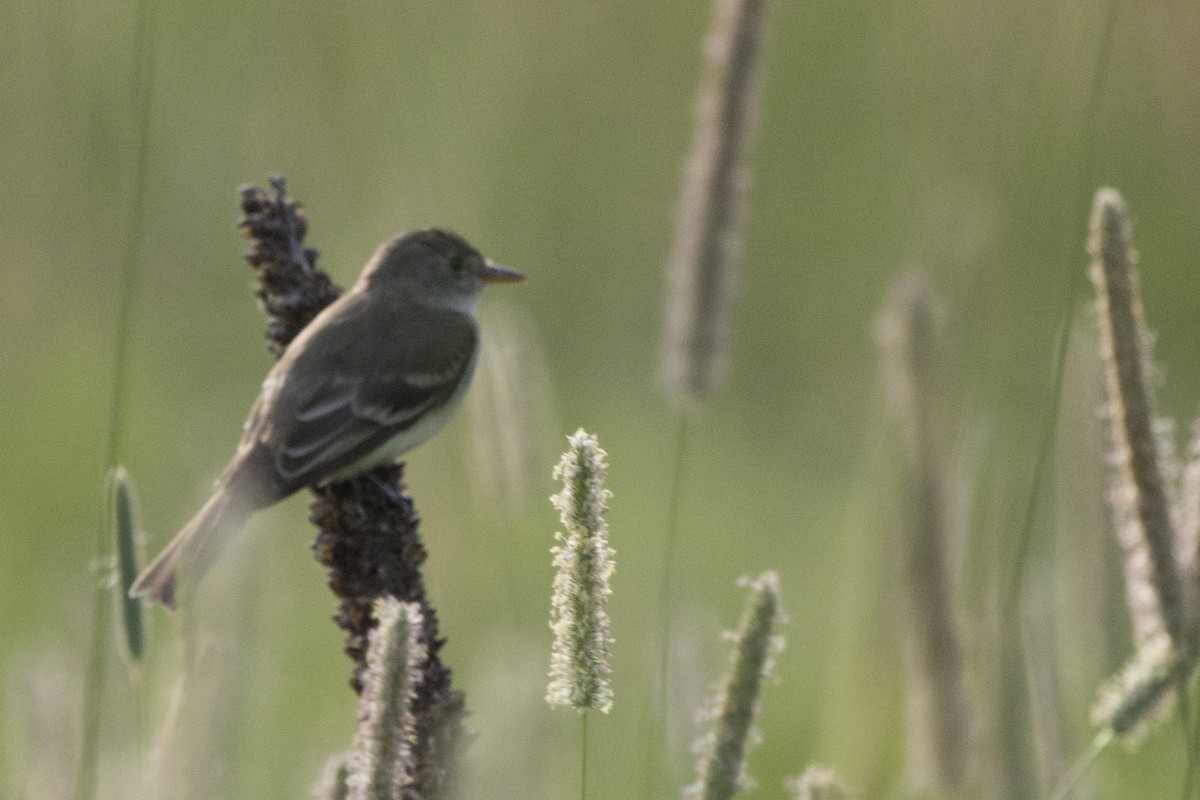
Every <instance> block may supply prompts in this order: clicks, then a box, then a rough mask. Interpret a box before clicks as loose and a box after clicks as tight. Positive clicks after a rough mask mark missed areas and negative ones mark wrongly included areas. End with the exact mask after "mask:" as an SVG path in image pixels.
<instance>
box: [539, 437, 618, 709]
mask: <svg viewBox="0 0 1200 800" xmlns="http://www.w3.org/2000/svg"><path fill="white" fill-rule="evenodd" d="M567 441H568V443H569V447H568V448H567V452H565V453H563V457H562V460H560V461H559V462H558V466H556V467H555V468H554V477H555V478H557V479H559V480H561V481H562V483H563V488H562V491H561V492H559V493H558V494H556V495H554V496H553V497H551V498H550V502H552V503H553V504H554V506H555V508H557V509H558V510H559V514H560V517H561V519H562V524H563V528H564V530H563V532H561V533H557V534H555V538H557V539H558V541H559V544H558V545H557V546H555V547H553V548H552V549H551V551H550V552H552V553H553V554H554V567H555V570H556V573H555V576H554V596H553V599H552V601H551V606H550V629H551V630H553V631H554V647H553V650H552V652H551V657H550V686H549V689H548V690H547V692H546V702H548V703H550V704H551V705H564V706H570V707H571V708H574V709H576V710H578V711H581V712H582V711H586V710H587V709H589V708H595V709H599V710H600V711H603V712H605V713H607V712H608V711H609V709H611V708H612V686H611V684H610V682H609V676H610V674H611V671H612V668H611V666H610V664H609V649H610V647H611V646H612V636H611V635H610V634H609V621H608V613H607V611H606V610H605V606H606V605H607V602H608V596H609V594H611V593H612V590H611V589H610V588H609V583H608V582H609V578H611V577H612V573H613V550H612V548H610V547H609V546H608V523H606V522H605V521H604V514H605V512H606V511H607V510H608V500H609V498H610V497H612V493H611V492H609V491H608V490H607V489H605V488H604V476H605V473H606V471H607V465H606V464H605V463H604V457H605V455H606V454H605V452H604V451H603V450H601V449H600V443H599V442H598V441H597V440H596V437H595V436H592V435H591V434H590V433H587V432H586V431H584V430H583V429H580V430H578V431H576V432H575V433H574V435H572V436H568V437H567Z"/></svg>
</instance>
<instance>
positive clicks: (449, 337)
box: [271, 312, 477, 487]
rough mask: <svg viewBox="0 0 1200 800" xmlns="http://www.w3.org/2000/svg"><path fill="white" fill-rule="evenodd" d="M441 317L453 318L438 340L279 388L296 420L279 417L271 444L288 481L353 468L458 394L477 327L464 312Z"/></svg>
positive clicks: (419, 337) (419, 339)
mask: <svg viewBox="0 0 1200 800" xmlns="http://www.w3.org/2000/svg"><path fill="white" fill-rule="evenodd" d="M436 313H439V314H453V315H454V318H453V319H449V320H440V321H435V322H437V323H438V324H431V325H430V326H428V328H429V329H430V330H432V331H436V332H437V339H436V340H433V339H431V338H430V337H429V335H427V333H426V331H425V330H421V331H418V332H417V333H416V334H415V335H414V336H412V337H410V338H409V339H408V340H406V341H398V342H396V345H395V347H392V348H389V349H388V351H387V352H386V353H384V354H382V355H380V354H376V355H375V358H376V360H375V362H374V363H371V362H367V361H364V360H363V359H362V358H358V357H355V356H354V355H351V354H348V355H347V357H346V358H345V359H344V363H343V364H342V365H340V366H335V367H332V368H330V367H329V366H328V365H327V366H326V368H325V369H323V370H319V371H318V372H317V374H318V375H319V376H320V378H319V380H311V379H308V376H306V375H304V374H303V372H305V370H300V373H301V374H298V375H295V376H294V378H293V380H290V381H289V385H287V386H285V387H283V388H282V389H281V390H280V391H281V394H288V395H291V396H290V397H288V398H287V399H288V400H289V401H290V402H287V403H279V404H278V407H279V408H281V409H282V408H284V407H286V408H287V409H288V413H289V416H290V418H289V419H287V420H276V422H275V426H274V430H275V432H276V433H275V436H273V437H272V438H276V437H277V439H276V440H275V441H272V442H271V444H272V449H273V450H274V451H275V453H276V456H275V466H276V470H277V472H278V474H279V477H280V478H281V479H282V480H283V481H284V482H285V483H286V484H288V485H289V486H296V487H299V486H305V485H311V484H316V483H320V482H321V481H323V480H325V479H326V478H328V477H330V476H331V475H335V474H337V473H338V472H340V471H341V470H343V469H345V468H347V467H350V466H352V465H353V464H355V463H356V462H358V461H359V460H361V459H363V458H365V457H366V456H367V455H369V454H370V453H371V452H373V451H374V450H375V449H376V448H378V447H380V446H382V445H383V444H384V443H385V442H387V441H388V440H390V439H391V438H392V437H393V436H396V435H398V434H400V433H403V432H404V431H405V430H408V429H409V428H410V427H412V426H413V425H415V424H416V423H417V422H418V421H419V420H420V419H421V418H422V417H423V416H424V415H425V414H426V413H427V412H428V411H429V410H430V409H433V408H436V407H437V406H440V405H441V404H442V403H444V402H446V401H447V400H448V399H449V398H450V396H451V395H453V394H454V391H455V390H456V389H457V388H458V386H459V384H460V383H461V381H462V380H463V378H464V376H465V375H466V373H467V371H468V369H469V368H470V366H471V363H472V360H473V357H474V351H475V348H476V346H477V342H476V337H477V335H476V331H475V325H474V322H473V321H472V320H471V319H470V317H467V316H466V315H463V314H458V313H457V312H436ZM422 327H423V328H424V327H426V326H422ZM368 333H369V332H368ZM435 344H436V346H433V345H435ZM293 393H294V394H293ZM281 423H282V424H281Z"/></svg>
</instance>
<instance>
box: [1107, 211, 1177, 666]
mask: <svg viewBox="0 0 1200 800" xmlns="http://www.w3.org/2000/svg"><path fill="white" fill-rule="evenodd" d="M1088 252H1089V254H1090V255H1091V257H1092V263H1091V267H1090V269H1089V273H1088V274H1089V275H1090V277H1091V279H1092V285H1093V286H1094V287H1095V290H1096V312H1097V317H1098V323H1099V329H1100V354H1101V357H1102V358H1103V360H1104V367H1105V384H1106V389H1107V395H1108V412H1109V422H1110V425H1111V429H1112V441H1113V450H1114V459H1113V461H1114V465H1115V467H1116V470H1117V472H1116V475H1115V478H1114V482H1113V489H1112V504H1113V509H1114V512H1115V514H1116V516H1117V527H1118V536H1119V538H1120V540H1121V545H1122V547H1124V549H1125V554H1126V568H1125V570H1126V584H1127V592H1128V598H1129V604H1130V613H1131V615H1132V617H1133V623H1134V629H1135V634H1136V636H1137V640H1138V642H1139V643H1145V642H1148V641H1150V640H1152V639H1153V638H1154V637H1155V636H1156V635H1157V634H1159V633H1164V632H1165V633H1166V634H1167V635H1168V636H1170V638H1171V640H1172V641H1173V642H1174V643H1175V644H1176V645H1180V644H1182V635H1183V603H1182V586H1181V583H1180V579H1179V571H1178V565H1177V563H1176V559H1175V553H1174V548H1175V544H1174V543H1175V535H1174V528H1173V524H1172V519H1171V511H1170V502H1169V498H1168V493H1167V490H1166V488H1165V480H1164V476H1163V472H1164V469H1163V461H1162V456H1163V454H1162V453H1161V452H1160V449H1161V448H1160V446H1159V443H1158V439H1157V437H1156V435H1155V427H1154V417H1153V413H1152V407H1151V398H1150V386H1149V376H1150V374H1151V369H1150V364H1151V362H1150V358H1149V352H1148V347H1147V336H1146V331H1145V324H1144V322H1143V315H1142V302H1141V297H1140V294H1139V291H1138V273H1137V266H1136V254H1135V253H1134V250H1133V245H1132V238H1131V235H1130V226H1129V216H1128V213H1127V211H1126V209H1125V201H1124V200H1122V199H1121V196H1120V194H1118V193H1117V192H1116V191H1115V190H1113V189H1100V190H1099V191H1097V192H1096V197H1095V201H1094V204H1093V206H1092V217H1091V224H1090V235H1089V238H1088Z"/></svg>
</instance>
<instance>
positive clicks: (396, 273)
mask: <svg viewBox="0 0 1200 800" xmlns="http://www.w3.org/2000/svg"><path fill="white" fill-rule="evenodd" d="M524 278H525V276H524V275H522V274H521V273H520V272H517V271H516V270H514V269H509V268H508V267H503V266H500V265H498V264H493V263H492V262H491V261H489V260H487V259H486V258H484V257H483V256H482V255H481V254H480V252H479V251H478V250H476V249H475V248H474V247H472V246H471V244H470V243H469V242H468V241H467V240H466V239H464V238H463V237H461V236H459V235H458V234H456V233H451V232H450V231H445V230H440V229H438V228H428V229H426V230H420V231H413V232H411V233H403V234H400V235H399V236H397V237H396V238H394V239H392V240H391V241H390V242H387V243H385V244H384V245H383V246H381V247H380V248H379V250H378V251H376V253H375V256H374V258H372V259H371V261H370V263H368V264H367V267H366V269H364V270H363V274H362V277H361V278H360V279H359V282H360V283H365V284H366V285H367V286H368V287H370V288H371V289H373V290H384V291H389V292H390V291H397V292H401V293H405V294H407V295H409V296H410V297H413V298H415V299H418V300H420V301H421V302H426V303H429V304H431V305H436V306H439V307H443V308H457V309H459V310H463V311H469V310H470V309H473V308H474V306H475V303H476V302H477V301H478V300H479V295H480V293H481V292H482V291H483V287H484V285H485V284H488V283H512V282H515V281H520V280H524Z"/></svg>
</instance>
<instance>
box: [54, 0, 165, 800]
mask: <svg viewBox="0 0 1200 800" xmlns="http://www.w3.org/2000/svg"><path fill="white" fill-rule="evenodd" d="M153 42H154V39H153V18H152V3H151V0H138V2H137V7H136V19H135V27H134V35H133V54H134V55H133V59H134V60H133V73H132V76H131V77H132V96H133V116H134V125H135V128H134V145H133V146H134V157H133V188H132V195H131V197H130V204H129V212H128V217H127V219H126V222H125V241H124V246H123V247H122V265H121V275H120V279H119V283H118V288H117V327H116V331H115V332H114V334H113V336H114V345H113V364H112V381H113V382H112V395H111V405H110V407H109V428H108V444H107V447H106V448H105V466H106V467H112V466H114V465H115V464H116V463H117V455H118V451H119V447H120V443H121V421H122V420H121V409H122V408H123V407H124V397H125V383H126V372H127V371H128V370H127V366H126V364H127V362H128V356H129V338H130V331H131V329H132V317H133V312H132V307H133V296H134V288H135V287H136V286H137V275H138V264H139V262H140V261H141V257H142V221H143V219H144V217H145V207H146V182H147V181H146V176H147V172H148V169H147V165H148V162H149V159H148V154H149V140H150V103H151V99H152V94H153V92H152V89H153V78H154V58H153V55H154V48H153ZM102 508H103V509H104V511H103V516H102V519H101V521H100V524H99V525H97V528H96V564H97V565H100V569H101V570H107V566H106V562H107V558H106V554H107V553H108V552H110V551H111V544H110V542H109V541H108V534H109V531H110V527H109V524H108V513H107V511H108V509H107V504H102ZM96 580H97V583H96V588H95V591H94V592H93V595H94V604H93V609H94V610H93V614H92V623H91V624H92V630H91V635H90V637H89V639H90V643H89V646H88V664H87V675H86V676H85V678H84V696H83V708H84V712H83V730H82V743H81V747H80V756H79V764H78V767H77V769H76V772H75V785H74V793H73V797H74V798H75V800H88V798H92V797H95V795H96V784H97V766H98V762H99V756H100V752H99V751H100V719H101V703H102V699H103V694H104V680H105V667H106V664H107V659H106V655H107V652H106V643H107V638H108V637H107V633H108V630H109V622H110V619H111V615H112V611H111V602H112V600H111V595H112V590H111V588H110V587H109V586H108V585H107V583H108V581H107V576H106V575H103V574H101V575H97V576H96Z"/></svg>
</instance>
